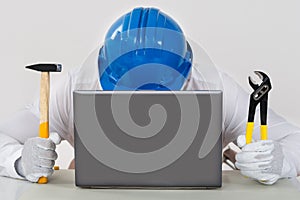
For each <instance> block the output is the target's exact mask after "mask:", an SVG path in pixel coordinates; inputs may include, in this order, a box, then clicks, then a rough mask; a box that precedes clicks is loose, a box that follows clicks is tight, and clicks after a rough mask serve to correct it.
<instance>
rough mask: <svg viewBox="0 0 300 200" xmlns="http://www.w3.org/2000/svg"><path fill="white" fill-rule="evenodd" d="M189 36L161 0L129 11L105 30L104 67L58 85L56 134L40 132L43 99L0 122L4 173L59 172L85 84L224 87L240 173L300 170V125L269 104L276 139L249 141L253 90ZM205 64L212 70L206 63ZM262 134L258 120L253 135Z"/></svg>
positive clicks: (260, 177)
mask: <svg viewBox="0 0 300 200" xmlns="http://www.w3.org/2000/svg"><path fill="white" fill-rule="evenodd" d="M191 44H192V41H188V40H186V38H185V36H184V34H183V32H182V30H181V28H180V26H179V25H178V24H177V23H176V22H175V21H174V20H173V19H172V18H171V17H169V16H168V15H166V14H164V13H163V12H161V11H159V10H157V9H155V8H136V9H134V10H132V11H131V12H129V13H127V14H125V15H123V16H122V17H121V18H120V19H118V20H117V21H116V22H115V23H114V24H113V25H112V26H111V28H110V29H109V30H108V32H107V35H106V38H105V42H104V44H103V46H102V47H101V49H100V51H98V52H99V56H98V55H97V56H98V64H97V65H98V67H94V66H93V64H95V61H94V60H92V61H91V62H87V64H86V67H82V68H80V69H76V70H74V71H71V72H69V74H68V75H67V76H66V77H64V79H62V80H61V81H60V82H58V83H56V85H54V87H52V89H51V98H50V109H51V110H50V131H51V132H52V133H51V136H50V139H42V138H38V137H36V135H37V132H38V126H39V110H38V103H37V102H38V101H36V102H35V103H33V104H31V105H29V106H27V107H26V109H24V110H23V111H20V112H19V113H17V114H16V115H15V116H13V117H12V118H11V119H9V120H8V121H7V122H6V123H4V124H3V125H2V126H1V127H0V175H2V176H8V177H13V178H20V179H27V180H29V181H31V182H37V181H38V178H39V177H41V176H46V177H47V176H50V175H51V174H52V173H53V170H52V167H53V165H54V161H55V160H56V158H57V154H56V152H55V146H56V144H58V143H59V140H60V139H59V138H60V137H61V138H63V139H65V140H67V141H68V142H69V143H70V144H71V145H73V139H74V138H73V137H74V130H73V105H72V104H73V96H72V92H73V91H74V90H83V89H84V90H101V89H103V90H203V89H222V90H223V93H224V102H223V103H224V110H223V113H224V114H223V115H224V117H223V130H222V134H223V146H226V145H227V144H228V143H230V142H232V141H236V140H237V142H238V144H239V145H240V146H241V147H242V152H241V153H238V154H237V156H236V159H237V163H236V166H237V167H238V168H239V169H240V170H241V173H242V174H244V175H246V176H248V177H251V178H253V179H255V180H257V181H259V182H261V183H263V184H273V183H275V182H276V181H277V180H278V179H280V178H286V177H294V176H297V175H300V157H299V156H298V155H299V153H300V129H299V128H297V127H295V126H293V125H291V124H289V123H288V122H286V121H285V120H284V119H283V118H282V117H280V116H278V115H277V114H276V113H274V112H273V111H272V110H269V120H268V124H269V126H268V127H269V137H270V140H266V141H257V142H255V141H254V142H253V143H251V144H248V145H245V138H244V134H245V126H246V120H247V105H248V98H249V95H248V94H247V93H246V92H245V91H244V90H243V89H242V88H241V87H239V86H238V84H237V83H236V82H234V81H233V80H232V79H231V78H230V77H229V76H227V75H226V74H224V73H222V72H218V71H216V70H215V69H213V67H211V66H210V65H209V64H207V62H203V60H204V58H203V57H202V56H201V52H200V54H199V52H198V50H197V48H196V46H195V45H191ZM98 52H97V54H98ZM198 61H199V62H198ZM205 65H207V66H208V68H206V69H208V70H203V69H205V67H203V66H205ZM208 71H210V72H208ZM256 121H257V119H256ZM256 124H259V123H256ZM54 132H57V133H58V134H59V136H58V135H57V134H55V133H54ZM258 138H259V131H258V130H257V127H256V128H255V131H254V139H258ZM199 170H200V169H199Z"/></svg>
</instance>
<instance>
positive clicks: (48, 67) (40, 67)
mask: <svg viewBox="0 0 300 200" xmlns="http://www.w3.org/2000/svg"><path fill="white" fill-rule="evenodd" d="M26 68H27V69H33V70H36V71H40V72H61V68H62V65H61V64H53V63H52V64H47V63H41V64H34V65H29V66H26Z"/></svg>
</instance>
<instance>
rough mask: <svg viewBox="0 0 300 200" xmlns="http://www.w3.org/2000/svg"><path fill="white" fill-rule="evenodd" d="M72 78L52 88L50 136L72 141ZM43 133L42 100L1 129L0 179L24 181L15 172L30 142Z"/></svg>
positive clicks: (4, 124) (61, 81) (10, 119)
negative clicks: (27, 143) (53, 135)
mask: <svg viewBox="0 0 300 200" xmlns="http://www.w3.org/2000/svg"><path fill="white" fill-rule="evenodd" d="M70 88H71V82H70V76H69V75H68V76H66V77H64V78H62V79H61V80H60V81H58V82H57V83H53V84H51V91H50V109H49V123H50V132H57V133H58V134H59V135H60V136H61V137H62V139H67V140H70V139H71V138H72V136H70V134H69V132H68V130H69V128H70V127H69V126H70V125H69V115H68V113H69V111H70V110H69V109H71V105H70V92H71V91H70ZM38 130H39V100H38V99H37V100H36V101H34V103H32V104H30V105H28V106H26V107H25V109H24V110H21V111H19V112H17V113H16V114H14V115H13V116H12V117H10V118H8V119H7V120H6V121H5V122H4V123H1V125H0V176H7V177H13V178H22V177H20V176H19V175H18V173H17V172H16V170H15V166H14V165H15V161H16V160H17V159H18V158H19V157H20V156H21V153H22V149H23V144H24V142H25V141H26V140H27V139H28V138H32V137H37V136H38Z"/></svg>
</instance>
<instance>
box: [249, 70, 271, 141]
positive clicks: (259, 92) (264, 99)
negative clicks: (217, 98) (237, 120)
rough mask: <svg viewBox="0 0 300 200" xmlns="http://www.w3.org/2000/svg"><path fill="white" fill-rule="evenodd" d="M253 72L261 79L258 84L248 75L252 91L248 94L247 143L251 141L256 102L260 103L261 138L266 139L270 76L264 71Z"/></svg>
mask: <svg viewBox="0 0 300 200" xmlns="http://www.w3.org/2000/svg"><path fill="white" fill-rule="evenodd" d="M254 73H255V74H256V75H257V76H258V77H259V78H260V79H261V80H262V83H261V84H260V85H258V84H255V83H254V81H253V80H252V78H251V77H250V76H249V77H248V80H249V84H250V86H251V87H252V88H253V89H254V91H253V92H252V93H251V95H250V103H249V111H248V123H247V128H246V143H247V144H249V143H251V141H252V133H253V129H254V117H255V110H256V106H257V105H258V104H260V120H261V139H262V140H266V139H267V112H268V93H269V91H270V90H271V89H272V85H271V81H270V78H269V77H268V76H267V75H266V74H265V73H264V72H261V71H255V72H254Z"/></svg>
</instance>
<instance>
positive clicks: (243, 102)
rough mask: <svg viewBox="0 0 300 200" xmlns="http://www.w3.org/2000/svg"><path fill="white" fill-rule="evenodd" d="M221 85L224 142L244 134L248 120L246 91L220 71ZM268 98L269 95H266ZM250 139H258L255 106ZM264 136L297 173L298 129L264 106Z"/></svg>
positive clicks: (257, 113) (257, 115)
mask: <svg viewBox="0 0 300 200" xmlns="http://www.w3.org/2000/svg"><path fill="white" fill-rule="evenodd" d="M222 79H223V87H224V112H225V122H224V126H225V130H224V134H225V139H224V143H225V144H228V143H229V142H232V141H235V140H236V139H237V137H238V136H239V135H244V134H245V130H246V123H247V119H248V107H249V98H250V96H249V94H248V93H247V92H246V91H245V90H243V89H242V88H241V87H240V86H239V85H238V84H237V83H236V82H235V81H234V80H233V79H232V78H231V77H229V76H228V75H226V74H222ZM269 99H270V100H272V99H271V98H269ZM254 123H255V128H254V132H253V139H255V140H259V139H260V112H259V106H258V107H257V110H256V114H255V121H254ZM267 124H268V139H271V140H276V141H278V142H279V143H280V144H281V146H282V149H283V153H284V156H285V158H286V159H288V160H289V161H290V163H292V164H294V166H295V168H296V170H297V173H298V175H300V156H299V155H300V129H299V128H298V127H296V126H294V125H292V124H291V123H288V122H287V121H286V120H285V119H284V118H283V117H281V116H279V115H278V114H276V113H275V112H274V111H273V110H272V109H268V121H267Z"/></svg>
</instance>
